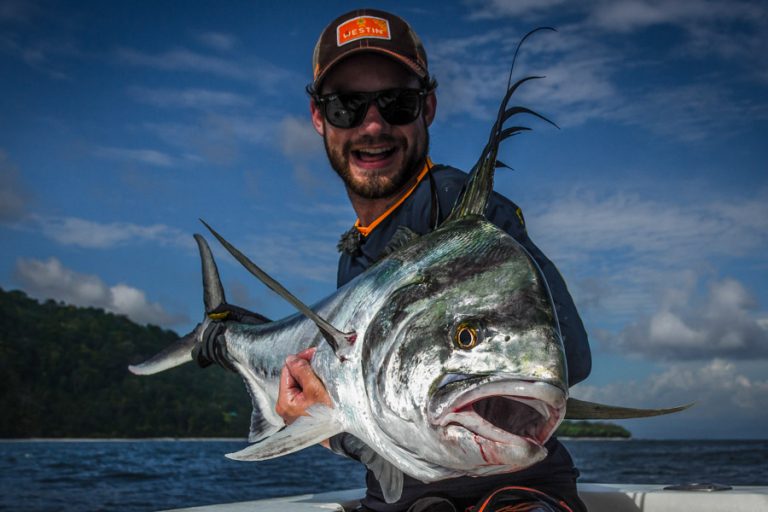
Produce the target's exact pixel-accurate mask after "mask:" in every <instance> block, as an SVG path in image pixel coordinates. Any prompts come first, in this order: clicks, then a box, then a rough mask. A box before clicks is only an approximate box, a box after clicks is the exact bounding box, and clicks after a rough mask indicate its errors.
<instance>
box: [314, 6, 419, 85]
mask: <svg viewBox="0 0 768 512" xmlns="http://www.w3.org/2000/svg"><path fill="white" fill-rule="evenodd" d="M358 52H377V53H380V54H383V55H387V56H389V57H391V58H393V59H395V60H397V61H398V62H400V63H402V64H404V65H405V66H406V67H408V68H409V69H410V70H411V71H413V72H414V73H415V74H416V75H417V76H418V77H419V78H421V79H422V80H425V81H426V80H427V79H428V77H429V71H428V68H427V53H426V52H425V51H424V46H423V45H422V44H421V40H420V39H419V37H418V36H417V35H416V32H414V31H413V29H412V28H411V26H410V25H409V24H408V23H407V22H406V21H405V20H404V19H402V18H401V17H399V16H396V15H394V14H391V13H388V12H385V11H381V10H378V9H356V10H354V11H350V12H348V13H346V14H343V15H341V16H339V17H338V18H336V19H335V20H333V21H332V22H331V23H330V25H328V26H327V27H325V30H323V32H322V33H321V34H320V38H319V39H318V40H317V44H316V45H315V51H314V53H313V55H312V73H313V82H312V84H311V87H312V88H313V89H315V90H317V89H318V88H319V86H320V84H321V83H322V81H323V79H324V78H325V77H326V75H327V74H328V71H330V70H331V68H333V66H335V65H336V64H337V63H339V62H340V61H341V60H342V59H344V58H345V57H347V56H349V55H352V54H354V53H358Z"/></svg>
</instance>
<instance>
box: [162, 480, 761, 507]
mask: <svg viewBox="0 0 768 512" xmlns="http://www.w3.org/2000/svg"><path fill="white" fill-rule="evenodd" d="M664 487H665V485H620V484H580V485H579V494H580V496H581V498H582V499H583V500H584V503H586V505H587V508H588V509H589V511H590V512H687V511H692V512H693V511H695V512H721V511H723V512H768V486H756V487H748V486H737V487H734V488H733V489H730V490H723V491H676V490H675V491H673V490H664ZM364 493H365V491H364V490H363V489H353V490H349V491H335V492H327V493H322V494H304V495H301V496H289V497H285V498H272V499H266V500H257V501H243V502H239V503H228V504H219V505H209V506H204V507H193V508H184V509H174V511H168V512H181V511H184V512H285V511H287V510H290V511H291V512H320V511H337V512H344V511H345V510H350V509H353V508H354V507H355V506H356V505H357V501H358V499H359V498H360V497H362V496H363V495H364Z"/></svg>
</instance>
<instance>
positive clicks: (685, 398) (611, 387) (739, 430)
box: [572, 359, 768, 438]
mask: <svg viewBox="0 0 768 512" xmlns="http://www.w3.org/2000/svg"><path fill="white" fill-rule="evenodd" d="M749 366H750V365H748V364H737V363H734V362H728V361H724V360H722V359H714V360H711V361H708V362H706V363H696V364H693V363H678V364H674V365H670V366H668V367H666V368H665V369H663V370H661V371H660V372H658V373H654V374H651V375H649V376H647V377H645V378H644V379H643V380H622V381H617V382H614V383H610V384H607V385H603V386H591V385H585V384H579V385H577V386H575V387H574V388H573V389H572V395H573V396H574V397H576V398H579V399H582V400H588V401H595V402H600V403H606V404H611V405H620V406H627V407H639V408H664V407H672V406H677V405H683V404H688V403H692V402H694V406H693V407H692V408H690V409H688V410H686V411H683V412H681V413H677V414H676V415H673V416H669V417H666V418H646V419H642V420H636V421H634V422H633V423H634V424H635V425H639V426H640V428H644V429H650V430H654V425H653V424H654V423H659V424H661V425H662V428H666V427H664V425H675V424H676V425H677V429H678V431H677V432H670V431H666V432H665V431H664V430H662V431H661V433H662V435H669V434H673V437H681V436H683V437H690V436H691V432H692V431H693V430H695V429H698V430H700V431H704V432H710V435H711V433H712V432H713V431H715V430H718V431H720V432H730V436H729V437H731V438H739V437H743V436H749V435H754V434H751V433H752V432H761V427H760V425H765V424H766V421H768V380H767V379H766V377H765V368H764V367H763V369H762V371H761V370H760V368H757V367H756V368H752V369H750V368H749ZM750 370H753V371H750ZM750 373H752V374H754V375H750ZM723 418H728V421H727V422H726V423H727V424H726V425H722V423H723ZM718 424H719V425H718ZM656 430H657V432H658V429H656Z"/></svg>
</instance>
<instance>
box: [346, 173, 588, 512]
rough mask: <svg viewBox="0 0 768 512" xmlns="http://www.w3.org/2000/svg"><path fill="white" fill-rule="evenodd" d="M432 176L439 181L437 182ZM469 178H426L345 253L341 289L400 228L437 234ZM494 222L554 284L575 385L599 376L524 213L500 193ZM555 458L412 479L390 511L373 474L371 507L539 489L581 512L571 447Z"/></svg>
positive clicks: (552, 454)
mask: <svg viewBox="0 0 768 512" xmlns="http://www.w3.org/2000/svg"><path fill="white" fill-rule="evenodd" d="M430 174H431V176H430ZM466 178H467V174H466V173H464V172H462V171H459V170H458V169H454V168H452V167H447V166H443V165H435V166H434V167H433V168H432V169H431V171H430V173H428V174H427V176H426V177H425V178H424V179H422V181H421V182H420V183H419V185H418V186H417V188H416V190H414V191H413V193H412V194H411V195H410V196H409V197H408V198H407V199H406V200H405V201H404V202H403V203H402V204H401V205H400V206H399V207H398V208H397V209H396V210H395V211H393V212H392V213H391V214H390V215H389V216H388V217H387V218H386V219H384V220H383V221H382V222H381V223H380V224H379V225H378V226H377V227H376V228H375V229H374V230H373V231H371V233H369V234H368V236H367V237H364V238H361V240H360V245H359V250H357V251H356V252H354V253H349V252H342V254H341V258H340V260H339V271H338V286H343V285H344V284H346V283H347V282H349V281H350V280H352V279H353V278H354V277H356V276H357V275H359V274H360V273H362V272H363V271H365V270H366V269H367V268H368V267H370V266H371V265H372V264H373V263H375V262H376V261H377V260H378V259H379V258H380V256H381V252H382V251H383V250H384V248H385V247H386V246H387V244H388V243H389V241H390V239H391V238H392V236H393V235H394V233H395V231H396V230H397V228H398V226H407V227H408V228H410V229H411V230H412V231H414V232H416V233H418V234H425V233H428V232H430V231H432V230H433V229H434V228H435V226H436V225H439V224H440V223H441V222H442V221H443V220H444V219H445V218H446V217H447V216H448V214H449V213H450V211H451V209H452V207H453V205H454V203H455V201H456V198H457V197H458V196H459V194H460V193H461V190H462V187H463V186H464V183H465V182H466ZM486 217H487V218H488V220H489V221H491V222H493V223H494V224H495V225H496V226H498V227H499V228H501V229H503V230H504V231H506V232H507V233H509V234H510V235H511V236H512V237H513V238H514V239H515V240H517V241H518V242H520V244H522V245H523V246H524V247H525V248H526V250H527V251H528V252H529V253H530V254H531V256H532V257H533V259H534V260H535V261H536V262H537V263H538V265H539V267H540V268H541V270H542V272H543V274H544V277H545V278H546V280H547V284H548V285H549V288H550V291H551V293H552V299H553V301H554V303H555V308H556V310H557V316H558V321H559V323H560V331H561V333H562V336H563V343H564V345H565V353H566V360H567V364H568V384H569V385H573V384H576V383H577V382H581V381H582V380H584V379H585V378H586V377H587V376H588V375H589V372H590V369H591V362H592V359H591V354H590V350H589V342H588V340H587V334H586V331H585V330H584V325H583V324H582V322H581V318H579V315H578V313H577V311H576V306H575V305H574V303H573V299H572V298H571V295H570V293H569V292H568V288H567V287H566V284H565V281H564V280H563V278H562V276H561V275H560V273H559V272H558V270H557V268H555V266H554V265H553V264H552V262H551V261H549V259H547V257H546V256H544V254H543V253H542V252H541V250H539V248H538V247H536V245H534V243H533V242H532V241H531V239H530V238H529V237H528V233H527V231H526V229H525V221H524V218H523V215H522V211H521V210H520V208H518V207H517V205H515V204H514V203H513V202H512V201H510V200H508V199H507V198H505V197H503V196H501V195H500V194H497V193H494V194H493V196H492V198H491V201H490V202H489V205H488V209H487V211H486ZM345 435H348V434H341V435H340V436H336V437H334V438H333V439H332V440H331V447H332V448H333V449H334V451H338V452H342V453H343V452H344V448H343V446H344V442H343V436H345ZM546 446H547V449H548V450H549V454H548V455H547V457H546V458H545V459H544V460H543V461H541V462H539V463H538V464H535V465H534V466H532V467H530V468H528V469H526V470H523V471H520V472H517V473H509V474H504V475H494V476H488V477H482V478H474V477H461V478H456V479H451V480H443V481H440V482H434V483H431V484H424V483H422V482H419V481H417V480H415V479H413V478H410V477H408V476H407V475H406V477H405V483H404V489H403V496H402V498H401V499H400V501H398V502H397V503H393V504H387V503H386V502H385V501H384V499H383V496H382V493H381V488H380V486H379V484H378V482H377V481H376V479H375V478H374V477H373V474H372V473H371V472H370V471H369V472H368V474H367V476H366V483H367V486H368V490H367V494H366V497H365V498H364V499H363V501H362V503H363V505H364V506H366V507H368V508H370V509H372V510H376V511H381V512H390V511H399V510H405V509H406V508H408V506H409V505H410V504H411V503H412V502H413V501H415V500H416V499H417V498H419V497H421V496H424V495H440V496H446V497H450V498H453V499H455V500H456V501H457V502H458V504H459V505H461V506H468V505H471V504H473V503H474V502H476V501H477V500H478V499H480V498H481V497H482V496H483V495H484V494H486V493H487V492H488V491H490V490H492V489H494V488H497V487H500V486H502V485H510V484H513V485H521V486H528V487H533V488H536V489H539V490H542V491H544V492H548V493H550V494H553V495H555V496H559V497H561V498H564V499H566V500H567V501H568V502H570V503H572V506H573V507H574V509H575V510H578V509H579V506H580V503H579V502H578V498H577V497H576V477H577V476H578V470H576V469H575V468H574V466H573V461H572V460H571V457H570V455H569V454H568V452H567V450H566V449H565V447H564V446H563V445H562V444H561V443H560V442H559V441H558V440H557V439H555V438H553V439H550V441H549V442H548V443H547V445H546Z"/></svg>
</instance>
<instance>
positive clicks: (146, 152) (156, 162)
mask: <svg viewBox="0 0 768 512" xmlns="http://www.w3.org/2000/svg"><path fill="white" fill-rule="evenodd" d="M93 154H94V156H97V157H100V158H106V159H109V160H118V161H123V162H125V161H128V162H136V163H141V164H147V165H152V166H155V167H173V166H174V165H176V162H175V159H174V157H172V156H170V155H168V154H167V153H163V152H162V151H157V150H155V149H127V148H107V147H99V148H95V149H94V150H93Z"/></svg>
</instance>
